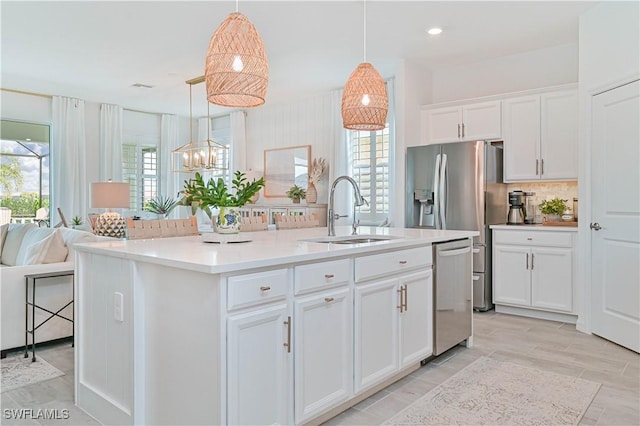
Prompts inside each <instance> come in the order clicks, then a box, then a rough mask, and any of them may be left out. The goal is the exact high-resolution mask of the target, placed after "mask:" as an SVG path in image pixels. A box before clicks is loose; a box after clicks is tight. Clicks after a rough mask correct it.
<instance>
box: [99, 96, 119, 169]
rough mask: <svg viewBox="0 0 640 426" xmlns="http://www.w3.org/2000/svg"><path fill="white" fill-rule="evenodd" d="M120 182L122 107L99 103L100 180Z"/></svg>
mask: <svg viewBox="0 0 640 426" xmlns="http://www.w3.org/2000/svg"><path fill="white" fill-rule="evenodd" d="M109 179H111V180H113V181H114V182H122V107H120V106H118V105H109V104H102V105H100V181H102V182H106V181H107V180H109Z"/></svg>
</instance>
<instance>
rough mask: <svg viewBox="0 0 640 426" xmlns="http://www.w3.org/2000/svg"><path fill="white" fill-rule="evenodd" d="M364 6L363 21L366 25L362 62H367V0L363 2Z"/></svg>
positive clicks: (364, 28)
mask: <svg viewBox="0 0 640 426" xmlns="http://www.w3.org/2000/svg"><path fill="white" fill-rule="evenodd" d="M363 4H364V7H363V8H362V10H363V12H362V15H363V17H362V20H363V21H364V25H363V26H362V28H363V35H362V44H363V46H362V52H363V53H362V56H363V60H362V62H367V0H363Z"/></svg>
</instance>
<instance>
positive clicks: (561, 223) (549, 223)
mask: <svg viewBox="0 0 640 426" xmlns="http://www.w3.org/2000/svg"><path fill="white" fill-rule="evenodd" d="M542 224H543V225H544V226H572V227H574V228H575V227H577V226H578V222H542Z"/></svg>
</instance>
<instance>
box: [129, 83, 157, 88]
mask: <svg viewBox="0 0 640 426" xmlns="http://www.w3.org/2000/svg"><path fill="white" fill-rule="evenodd" d="M131 86H132V87H139V88H141V89H153V86H150V85H148V84H142V83H134V84H132V85H131Z"/></svg>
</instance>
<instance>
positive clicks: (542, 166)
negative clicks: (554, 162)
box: [540, 158, 544, 176]
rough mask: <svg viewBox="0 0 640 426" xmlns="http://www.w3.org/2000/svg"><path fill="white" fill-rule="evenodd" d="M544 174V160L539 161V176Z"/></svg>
mask: <svg viewBox="0 0 640 426" xmlns="http://www.w3.org/2000/svg"><path fill="white" fill-rule="evenodd" d="M543 174H544V158H543V159H542V160H540V176H542V175H543Z"/></svg>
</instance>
